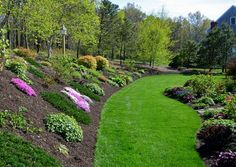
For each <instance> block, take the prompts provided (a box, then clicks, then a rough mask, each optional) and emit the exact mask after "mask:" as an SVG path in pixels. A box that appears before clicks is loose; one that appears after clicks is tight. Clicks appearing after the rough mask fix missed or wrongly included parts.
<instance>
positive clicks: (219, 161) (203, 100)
mask: <svg viewBox="0 0 236 167" xmlns="http://www.w3.org/2000/svg"><path fill="white" fill-rule="evenodd" d="M226 88H227V86H226V85H225V83H223V82H217V81H216V80H215V79H214V77H212V76H207V75H199V76H194V77H193V78H192V79H191V80H189V81H187V82H186V83H185V85H184V86H183V87H175V88H168V89H166V90H165V93H164V94H165V95H166V96H168V97H171V98H174V99H177V100H179V101H181V102H183V103H186V104H188V105H190V106H192V107H193V108H194V109H204V110H203V111H204V112H203V113H202V115H201V117H202V120H203V123H202V127H201V129H200V130H199V132H198V133H197V150H198V152H199V153H200V155H201V156H202V158H203V159H204V160H206V163H207V166H211V167H212V166H213V167H226V166H227V167H235V162H236V156H235V152H234V151H236V145H235V142H236V122H235V121H236V113H235V111H236V95H233V94H232V93H231V92H227V89H226ZM219 106H220V107H221V108H220V109H217V108H218V107H219ZM209 107H211V110H208V108H209ZM214 107H216V109H214Z"/></svg>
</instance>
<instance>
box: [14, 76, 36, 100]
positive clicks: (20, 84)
mask: <svg viewBox="0 0 236 167" xmlns="http://www.w3.org/2000/svg"><path fill="white" fill-rule="evenodd" d="M11 83H12V84H13V85H15V86H16V87H17V88H18V89H20V90H21V91H22V92H24V93H26V94H27V95H28V96H37V94H36V92H35V91H34V90H33V88H31V87H30V86H29V85H28V84H27V83H26V82H24V81H23V80H21V79H19V78H12V79H11Z"/></svg>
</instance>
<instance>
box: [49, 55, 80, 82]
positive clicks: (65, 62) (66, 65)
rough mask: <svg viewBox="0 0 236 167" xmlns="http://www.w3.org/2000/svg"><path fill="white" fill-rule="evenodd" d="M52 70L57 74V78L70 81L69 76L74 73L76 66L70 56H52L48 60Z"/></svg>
mask: <svg viewBox="0 0 236 167" xmlns="http://www.w3.org/2000/svg"><path fill="white" fill-rule="evenodd" d="M50 62H51V64H52V67H53V69H54V70H55V71H56V72H57V77H58V78H63V79H65V80H70V79H71V78H72V76H71V74H72V73H74V72H75V71H76V67H77V64H75V63H74V59H73V57H70V56H66V55H65V56H63V55H60V56H53V57H51V58H50Z"/></svg>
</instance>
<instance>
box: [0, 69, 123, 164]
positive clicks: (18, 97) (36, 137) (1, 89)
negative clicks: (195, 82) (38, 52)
mask: <svg viewBox="0 0 236 167" xmlns="http://www.w3.org/2000/svg"><path fill="white" fill-rule="evenodd" d="M29 76H30V75H29ZM12 77H15V75H14V74H13V73H11V72H9V71H3V72H1V73H0V111H2V110H11V111H14V112H16V111H17V110H18V108H19V107H20V106H24V107H26V108H27V109H28V112H27V113H24V115H25V116H26V117H27V118H29V119H30V120H31V121H32V122H33V123H34V125H35V126H36V127H41V128H43V132H42V133H40V134H29V133H24V132H22V131H19V130H12V129H2V130H7V131H11V132H12V133H15V134H17V135H20V136H22V137H23V138H25V139H26V140H28V141H31V142H32V143H34V144H35V145H37V146H39V147H41V148H43V149H44V150H46V151H47V152H49V153H50V154H51V155H52V156H54V157H56V158H57V159H59V160H60V161H61V162H62V164H63V165H64V166H65V167H79V166H86V167H88V166H92V163H93V157H94V150H95V144H96V134H97V130H98V126H99V120H100V113H101V110H102V107H103V105H104V103H105V102H106V100H107V99H108V98H109V97H110V96H111V95H112V94H113V93H114V92H116V91H118V90H119V88H116V87H111V86H109V85H107V84H104V90H105V93H106V95H105V96H104V97H102V99H101V101H100V102H95V103H94V105H93V106H92V107H91V110H92V112H91V113H90V116H91V118H92V123H91V124H90V125H88V126H86V125H81V127H82V129H83V132H84V139H83V141H82V142H81V143H70V142H65V141H64V140H63V138H62V137H61V136H59V135H57V134H54V133H49V132H47V131H46V130H45V126H44V123H43V120H44V118H45V117H46V116H47V115H48V114H50V113H56V112H58V111H57V110H56V109H55V108H53V107H52V106H51V105H50V104H48V103H47V102H45V101H44V100H43V99H42V98H41V97H40V96H37V97H28V96H26V95H25V94H24V93H22V92H21V91H19V90H17V89H16V88H15V86H13V85H12V84H10V80H11V78H12ZM31 79H32V80H33V81H34V85H33V86H32V87H33V88H34V89H35V90H36V91H37V93H38V94H39V93H40V92H43V91H57V92H59V91H60V90H61V89H62V88H63V87H64V86H65V85H57V84H55V85H51V86H49V88H45V87H43V86H42V84H41V83H42V82H41V81H40V80H38V79H36V78H34V77H33V76H31ZM59 144H63V145H66V146H67V148H68V149H69V150H70V152H69V156H68V157H66V156H64V155H62V154H61V153H60V152H59V151H58V149H57V148H56V146H58V145H59ZM0 151H1V150H0Z"/></svg>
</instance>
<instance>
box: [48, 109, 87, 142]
mask: <svg viewBox="0 0 236 167" xmlns="http://www.w3.org/2000/svg"><path fill="white" fill-rule="evenodd" d="M46 127H47V129H48V130H49V131H50V132H55V133H58V134H60V135H62V136H63V137H64V138H65V140H66V141H71V142H73V141H82V139H83V131H82V129H81V127H80V126H79V125H78V123H77V121H76V120H75V119H74V118H73V117H70V116H68V115H65V114H63V113H59V114H51V115H49V116H48V117H47V119H46Z"/></svg>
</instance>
